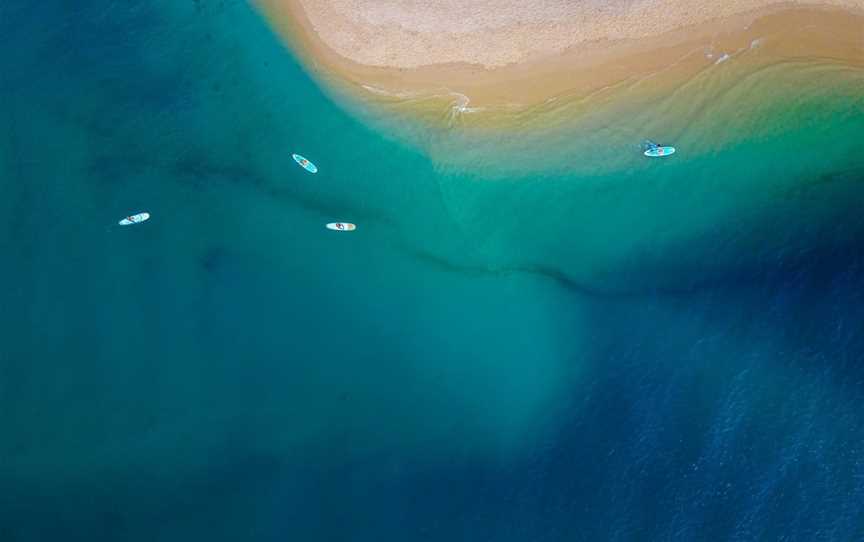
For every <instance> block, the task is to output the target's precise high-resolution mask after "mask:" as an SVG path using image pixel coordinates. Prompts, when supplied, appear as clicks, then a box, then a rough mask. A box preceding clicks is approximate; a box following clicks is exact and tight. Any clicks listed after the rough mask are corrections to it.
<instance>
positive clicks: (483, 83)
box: [256, 0, 864, 112]
mask: <svg viewBox="0 0 864 542" xmlns="http://www.w3.org/2000/svg"><path fill="white" fill-rule="evenodd" d="M256 5H257V6H258V7H259V9H260V10H261V11H262V13H263V14H264V15H265V17H266V19H267V20H268V22H269V23H270V24H271V26H272V27H273V28H274V30H275V31H276V32H277V33H278V34H279V35H280V36H281V37H282V38H283V39H284V40H286V41H287V43H288V44H289V45H290V46H291V48H292V49H293V50H294V51H295V52H296V53H298V55H299V57H300V58H301V60H302V61H303V62H304V63H305V64H306V65H307V68H308V69H310V71H312V72H313V73H314V75H315V76H316V77H319V78H321V79H323V80H324V82H325V83H327V84H328V85H330V86H336V87H337V88H340V89H341V88H345V87H348V88H347V90H348V91H349V93H350V94H351V95H358V94H359V95H360V96H361V97H363V98H365V99H366V100H367V101H368V100H372V101H381V100H384V101H394V100H395V101H403V100H404V99H406V98H408V99H414V98H417V97H424V98H433V97H438V96H443V97H445V98H447V99H449V101H450V102H453V103H455V107H456V109H458V110H460V111H463V112H465V111H477V110H480V109H483V108H487V107H493V108H494V107H502V106H504V107H515V108H526V107H530V106H536V105H538V104H542V103H544V102H550V101H555V100H557V99H560V98H562V97H567V98H574V99H580V98H586V97H589V96H592V95H594V94H597V93H599V92H602V91H604V90H609V89H615V88H619V87H625V88H627V89H630V90H632V89H633V88H636V87H638V88H639V92H640V93H653V92H656V93H664V92H668V91H670V90H671V89H674V88H675V87H677V86H679V85H681V84H682V83H684V82H686V81H687V80H689V79H690V78H692V77H693V76H695V75H696V74H698V73H699V72H701V71H703V70H705V69H708V68H710V67H712V66H714V65H717V64H721V63H725V62H729V61H731V60H736V57H737V56H738V55H740V54H741V53H744V52H747V51H752V50H754V49H756V48H758V49H759V52H760V57H762V58H761V60H762V61H766V60H767V59H771V60H774V61H776V60H778V59H783V60H789V59H801V60H813V59H820V60H826V61H832V62H838V63H845V64H848V65H850V66H853V67H860V68H864V39H862V35H864V2H862V3H861V6H862V9H861V10H855V9H851V8H845V7H836V6H833V5H825V6H807V7H798V6H791V5H790V4H781V5H779V6H778V5H775V6H770V7H767V8H762V9H757V10H753V11H748V12H746V13H740V14H737V15H734V16H731V17H725V18H721V19H717V18H715V19H711V20H709V21H707V22H704V23H701V24H698V25H695V26H693V25H691V26H687V27H684V28H678V29H675V30H672V31H668V32H664V33H661V34H659V35H655V36H648V37H639V38H631V39H617V40H613V39H599V40H592V41H586V42H579V43H575V44H573V45H571V46H569V47H567V48H566V50H563V51H561V52H558V53H552V54H547V55H540V56H536V57H532V58H529V59H527V60H525V61H522V62H516V63H510V64H507V65H503V66H496V67H487V66H484V65H480V64H470V63H466V62H445V63H435V64H431V65H424V66H418V67H405V66H398V65H397V66H386V67H385V66H375V65H367V64H361V63H359V62H356V61H354V60H352V59H350V58H346V57H345V56H343V55H341V54H339V53H338V52H337V51H336V50H334V49H333V48H332V47H331V46H330V45H328V44H327V43H326V42H325V41H324V40H323V39H322V37H321V36H320V35H319V34H318V33H317V32H316V31H315V28H314V26H313V24H312V22H311V21H310V20H309V18H308V17H307V14H306V12H305V11H304V8H303V6H302V5H301V2H300V0H257V2H256ZM382 39H385V38H382Z"/></svg>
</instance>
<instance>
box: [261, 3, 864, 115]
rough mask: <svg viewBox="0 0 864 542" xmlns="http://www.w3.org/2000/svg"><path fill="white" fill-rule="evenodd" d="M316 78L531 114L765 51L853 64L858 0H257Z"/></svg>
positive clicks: (861, 61) (860, 13)
mask: <svg viewBox="0 0 864 542" xmlns="http://www.w3.org/2000/svg"><path fill="white" fill-rule="evenodd" d="M257 5H258V6H259V7H260V8H261V9H262V11H263V12H264V13H265V15H266V16H267V18H268V20H269V21H270V22H271V24H272V25H273V27H274V28H275V29H276V30H277V31H278V32H279V33H280V34H281V35H282V36H284V37H285V38H286V39H287V40H288V41H289V43H290V44H291V46H292V47H293V48H294V49H295V50H297V51H298V52H299V53H300V55H301V57H303V58H304V59H305V60H306V62H307V65H309V66H310V67H311V68H312V69H313V70H314V71H315V72H316V73H317V74H318V75H321V76H323V77H325V78H331V79H335V80H338V81H341V82H346V83H349V84H351V85H353V86H356V87H358V88H361V89H365V90H367V91H373V92H379V93H389V94H390V95H392V96H400V95H408V94H410V93H412V92H424V91H425V92H434V91H436V89H446V90H447V91H449V92H453V93H458V94H461V95H465V96H466V97H470V101H471V104H472V105H487V104H517V105H530V104H533V103H537V102H540V101H543V100H547V99H549V98H551V97H555V96H558V95H561V94H588V93H591V92H595V91H596V90H598V89H602V88H605V87H607V86H610V85H616V84H619V83H621V82H622V81H634V80H639V79H642V78H646V77H651V78H654V79H657V81H663V80H664V79H669V78H670V77H671V78H681V77H688V76H691V75H692V73H694V72H695V71H698V70H700V69H704V68H705V67H707V66H710V65H713V64H715V63H718V62H723V61H725V60H727V59H729V58H732V57H734V55H735V54H737V53H740V52H741V51H744V50H747V49H748V48H749V49H752V48H754V47H757V46H761V47H765V48H766V49H767V50H769V51H770V52H771V54H773V55H774V56H775V57H810V58H829V59H832V60H836V61H839V62H846V63H848V64H850V65H852V66H855V67H864V0H818V1H816V2H807V3H802V2H794V1H793V2H781V3H778V2H776V1H772V0H730V1H725V2H708V1H705V0H702V1H699V0H611V1H610V0H584V1H574V0H536V1H534V2H524V1H521V0H473V1H471V2H463V1H461V0H460V1H457V0H258V2H257Z"/></svg>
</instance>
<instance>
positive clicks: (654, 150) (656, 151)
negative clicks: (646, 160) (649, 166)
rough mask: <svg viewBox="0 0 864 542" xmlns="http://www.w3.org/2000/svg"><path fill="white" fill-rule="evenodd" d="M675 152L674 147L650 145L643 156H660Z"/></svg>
mask: <svg viewBox="0 0 864 542" xmlns="http://www.w3.org/2000/svg"><path fill="white" fill-rule="evenodd" d="M670 154H675V147H651V148H650V149H648V150H647V151H645V156H648V157H650V158H659V157H661V156H669V155H670Z"/></svg>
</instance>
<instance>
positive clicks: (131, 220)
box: [118, 213, 150, 226]
mask: <svg viewBox="0 0 864 542" xmlns="http://www.w3.org/2000/svg"><path fill="white" fill-rule="evenodd" d="M149 219H150V213H138V214H137V215H129V216H127V217H126V218H124V219H123V220H121V221H120V222H118V224H120V225H121V226H129V225H130V224H140V223H142V222H144V221H145V220H149Z"/></svg>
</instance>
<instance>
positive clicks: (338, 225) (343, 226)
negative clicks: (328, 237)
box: [327, 222, 357, 231]
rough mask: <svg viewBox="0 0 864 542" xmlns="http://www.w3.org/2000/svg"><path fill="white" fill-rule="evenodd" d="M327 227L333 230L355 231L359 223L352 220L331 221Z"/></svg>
mask: <svg viewBox="0 0 864 542" xmlns="http://www.w3.org/2000/svg"><path fill="white" fill-rule="evenodd" d="M327 229H328V230H333V231H354V230H356V229H357V225H356V224H352V223H350V222H331V223H329V224H327Z"/></svg>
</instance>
